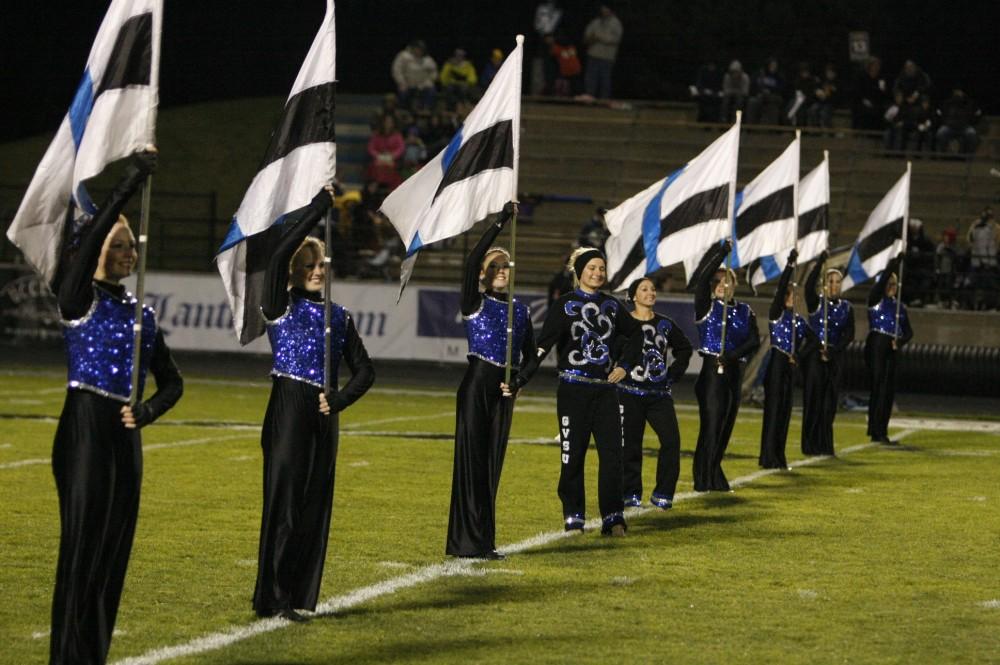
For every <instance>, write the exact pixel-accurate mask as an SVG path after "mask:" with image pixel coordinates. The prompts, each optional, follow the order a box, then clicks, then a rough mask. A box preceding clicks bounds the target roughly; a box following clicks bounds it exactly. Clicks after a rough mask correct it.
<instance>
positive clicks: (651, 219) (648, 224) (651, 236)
mask: <svg viewBox="0 0 1000 665" xmlns="http://www.w3.org/2000/svg"><path fill="white" fill-rule="evenodd" d="M686 168H687V166H682V167H681V168H679V169H677V170H676V171H674V172H673V173H671V174H670V175H669V176H668V177H667V179H666V180H664V181H663V186H662V187H660V191H658V192H657V193H656V196H654V197H653V198H652V200H650V202H649V203H648V204H647V205H646V209H645V210H644V211H643V213H642V249H643V251H644V252H645V254H646V272H645V274H647V275H648V274H650V273H653V272H656V271H657V270H659V269H660V262H659V261H657V260H656V248H657V247H658V246H659V245H660V222H662V218H661V216H660V205H661V204H662V202H663V194H664V193H665V192H666V191H667V188H668V187H670V185H672V184H673V182H674V181H675V180H677V178H679V177H680V175H681V174H682V173H684V169H686Z"/></svg>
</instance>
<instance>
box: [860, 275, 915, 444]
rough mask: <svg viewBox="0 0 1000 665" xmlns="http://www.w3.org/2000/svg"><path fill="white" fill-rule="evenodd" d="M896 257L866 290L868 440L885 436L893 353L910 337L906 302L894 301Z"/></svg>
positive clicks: (881, 439)
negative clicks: (870, 288)
mask: <svg viewBox="0 0 1000 665" xmlns="http://www.w3.org/2000/svg"><path fill="white" fill-rule="evenodd" d="M900 262H901V258H900V257H896V258H895V259H893V260H892V261H891V262H890V263H889V265H888V266H886V268H885V270H883V271H882V274H881V275H880V276H879V278H878V281H877V282H875V286H874V287H872V290H871V291H869V292H868V337H867V338H866V339H865V366H866V367H867V368H868V380H869V385H871V397H870V398H869V399H868V436H870V437H871V440H872V441H876V442H878V443H885V444H895V443H896V442H895V441H891V440H889V418H890V416H892V402H893V400H894V398H895V395H896V353H897V352H898V351H899V349H901V348H903V345H905V344H906V343H907V342H909V341H910V339H911V338H912V337H913V329H912V328H911V327H910V317H909V316H908V315H907V313H906V305H904V304H903V303H901V302H897V298H898V294H897V292H898V290H899V278H898V277H897V275H898V273H899V264H900Z"/></svg>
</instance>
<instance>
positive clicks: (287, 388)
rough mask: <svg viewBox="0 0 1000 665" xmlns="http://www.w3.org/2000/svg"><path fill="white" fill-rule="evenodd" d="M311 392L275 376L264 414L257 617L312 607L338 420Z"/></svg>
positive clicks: (323, 547) (310, 388) (313, 389)
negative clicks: (322, 412)
mask: <svg viewBox="0 0 1000 665" xmlns="http://www.w3.org/2000/svg"><path fill="white" fill-rule="evenodd" d="M321 390H322V389H321V388H317V387H315V386H312V385H310V384H307V383H304V382H302V381H296V380H294V379H289V378H285V377H273V378H272V388H271V397H270V400H269V401H268V403H267V413H266V414H265V415H264V427H263V429H262V431H261V447H262V449H263V452H264V505H263V515H262V517H261V525H260V550H259V553H258V555H257V584H256V588H255V589H254V595H253V607H254V610H256V611H257V614H258V615H260V616H269V615H271V614H273V613H275V612H276V611H279V610H282V609H293V608H294V609H307V610H314V609H316V601H317V598H318V596H319V588H320V582H321V581H322V577H323V564H324V562H325V561H326V546H327V541H328V540H329V534H330V516H331V514H332V511H333V485H334V482H333V481H334V475H335V470H336V463H337V443H338V432H339V428H338V426H339V416H338V414H336V413H331V414H330V415H328V416H324V415H323V414H321V413H320V412H319V394H320V392H321Z"/></svg>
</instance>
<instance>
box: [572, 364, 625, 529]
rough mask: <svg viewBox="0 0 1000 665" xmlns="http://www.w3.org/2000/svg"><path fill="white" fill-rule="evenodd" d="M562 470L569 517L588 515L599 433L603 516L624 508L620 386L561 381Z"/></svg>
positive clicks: (599, 469) (600, 498)
mask: <svg viewBox="0 0 1000 665" xmlns="http://www.w3.org/2000/svg"><path fill="white" fill-rule="evenodd" d="M556 410H557V412H558V415H559V441H560V443H561V453H562V470H561V471H560V473H559V499H560V500H561V501H562V506H563V516H564V517H571V516H573V515H581V516H582V515H585V514H586V506H587V501H586V492H585V490H584V483H583V463H584V460H585V459H586V455H587V447H588V446H589V445H590V435H591V434H593V435H594V443H595V444H596V445H597V458H598V462H599V466H598V470H597V497H598V504H599V506H600V509H601V516H602V517H608V516H610V515H613V514H614V513H620V512H621V511H622V510H624V508H625V502H624V499H623V498H622V419H621V407H620V406H619V405H618V390H617V389H616V388H614V386H611V385H585V384H577V383H569V382H567V381H560V382H559V390H558V391H557V392H556Z"/></svg>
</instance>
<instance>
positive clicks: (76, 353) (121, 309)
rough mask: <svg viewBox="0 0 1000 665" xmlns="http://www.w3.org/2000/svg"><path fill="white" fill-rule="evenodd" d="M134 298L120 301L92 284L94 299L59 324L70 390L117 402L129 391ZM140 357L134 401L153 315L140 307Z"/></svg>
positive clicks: (151, 338)
mask: <svg viewBox="0 0 1000 665" xmlns="http://www.w3.org/2000/svg"><path fill="white" fill-rule="evenodd" d="M135 305H136V299H135V298H134V297H133V296H132V294H131V293H127V292H126V294H125V297H124V298H119V297H118V296H116V295H114V294H113V293H109V292H108V291H106V290H104V289H102V288H101V287H100V286H98V285H96V284H95V285H94V300H93V302H92V303H91V305H90V310H89V311H88V312H87V313H86V314H85V315H84V316H83V318H80V319H76V320H74V321H63V340H64V342H65V344H66V361H67V365H68V369H69V372H68V374H69V387H70V388H77V389H80V390H87V391H90V392H93V393H97V394H98V395H103V396H104V397H109V398H111V399H114V400H118V401H120V402H128V399H129V393H130V392H131V391H132V342H133V337H134V335H135V332H134V331H133V330H132V324H133V323H134V322H135ZM141 339H142V341H141V345H142V346H141V349H140V353H139V395H138V396H139V397H140V398H141V397H142V391H143V388H144V387H145V383H146V372H147V371H148V370H149V362H150V359H151V358H152V357H153V347H154V345H155V344H156V314H155V313H154V312H153V310H152V308H150V307H149V306H147V305H143V308H142V338H141Z"/></svg>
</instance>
